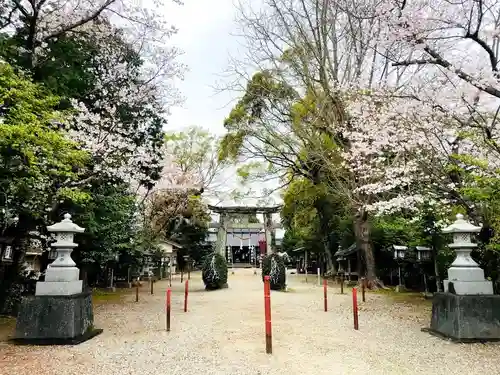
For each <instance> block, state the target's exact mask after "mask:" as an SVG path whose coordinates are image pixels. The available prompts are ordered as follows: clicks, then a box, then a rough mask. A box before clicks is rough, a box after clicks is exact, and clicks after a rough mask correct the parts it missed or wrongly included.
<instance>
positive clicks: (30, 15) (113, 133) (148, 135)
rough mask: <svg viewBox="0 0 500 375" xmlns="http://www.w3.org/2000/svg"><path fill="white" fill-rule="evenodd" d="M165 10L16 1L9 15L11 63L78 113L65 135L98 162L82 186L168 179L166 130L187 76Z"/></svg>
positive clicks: (107, 1)
mask: <svg viewBox="0 0 500 375" xmlns="http://www.w3.org/2000/svg"><path fill="white" fill-rule="evenodd" d="M175 2H177V3H179V2H178V1H175ZM163 5H164V4H163V3H161V2H160V1H156V2H154V4H150V3H147V2H142V1H139V2H134V3H130V2H126V1H116V0H103V1H98V2H93V1H84V2H81V1H58V0H47V1H45V0H44V1H17V0H13V1H11V2H10V3H9V4H8V6H6V7H5V8H4V9H2V11H3V13H2V14H3V15H5V19H6V21H5V22H4V24H5V25H4V28H3V31H4V32H5V33H6V34H5V35H8V36H11V39H10V40H7V45H10V46H11V47H10V48H9V49H7V50H6V52H5V55H6V57H7V59H8V60H9V61H12V62H16V65H21V66H24V67H25V68H26V69H28V70H30V71H31V72H32V74H33V76H34V78H35V79H37V80H40V81H42V82H43V83H44V84H47V85H48V86H50V87H51V88H52V89H53V90H54V91H56V93H57V94H60V95H64V96H66V97H67V98H68V99H70V101H71V106H72V107H73V109H74V110H75V111H74V112H75V115H74V117H73V120H72V121H70V122H69V123H68V124H66V126H65V127H66V129H67V130H68V133H69V135H70V136H71V138H73V139H75V140H77V141H78V142H79V143H81V144H82V146H83V148H84V149H86V150H88V151H91V153H92V155H93V168H92V169H91V173H90V174H89V175H88V176H87V178H84V179H82V180H81V181H79V182H77V183H78V184H82V185H84V184H85V183H87V182H88V181H89V179H92V178H94V176H97V175H99V174H107V175H108V176H107V177H106V178H108V177H111V176H112V177H114V178H118V179H121V180H125V181H127V182H132V181H134V182H137V183H139V184H143V185H146V186H152V185H153V184H154V181H155V180H157V179H158V178H159V176H160V171H161V166H160V159H161V146H162V144H163V132H162V128H163V126H164V124H165V122H166V116H167V115H168V110H169V107H170V106H171V105H172V104H175V103H177V102H178V100H179V99H180V96H179V94H178V92H177V90H175V88H174V87H173V85H172V79H173V78H175V77H178V76H180V75H181V74H182V71H183V69H184V67H183V66H182V64H179V63H178V62H176V58H177V57H178V55H179V53H180V52H179V51H178V50H177V49H175V48H172V47H171V46H169V45H168V44H166V41H168V39H169V37H170V36H171V35H172V34H173V33H175V32H176V30H175V28H173V27H172V26H170V25H169V24H168V22H167V21H166V19H164V18H163V17H162V16H160V15H158V13H157V12H154V11H153V9H154V8H153V7H158V6H163ZM4 37H5V36H4ZM68 50H70V51H72V52H73V53H72V54H70V55H68V54H67V53H66V52H67V51H68ZM67 66H71V67H72V70H73V71H69V72H68V71H65V69H66V70H67ZM61 72H64V73H66V74H65V75H63V76H62V81H64V83H63V84H61V83H60V82H59V81H60V78H61V76H60V75H59V76H58V74H60V73H61ZM75 72H76V73H75ZM67 76H70V78H71V79H67V78H65V77H67ZM51 77H52V79H51ZM54 82H56V83H55V84H54ZM75 82H76V84H77V85H78V86H76V87H75Z"/></svg>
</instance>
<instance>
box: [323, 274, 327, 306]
mask: <svg viewBox="0 0 500 375" xmlns="http://www.w3.org/2000/svg"><path fill="white" fill-rule="evenodd" d="M327 288H328V282H327V280H326V279H323V294H324V299H325V311H328V293H327Z"/></svg>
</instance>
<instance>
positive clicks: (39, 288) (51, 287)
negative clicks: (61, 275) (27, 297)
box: [35, 280, 83, 296]
mask: <svg viewBox="0 0 500 375" xmlns="http://www.w3.org/2000/svg"><path fill="white" fill-rule="evenodd" d="M82 291H83V281H82V280H76V281H39V282H37V283H36V290H35V296H71V295H73V294H78V293H81V292H82Z"/></svg>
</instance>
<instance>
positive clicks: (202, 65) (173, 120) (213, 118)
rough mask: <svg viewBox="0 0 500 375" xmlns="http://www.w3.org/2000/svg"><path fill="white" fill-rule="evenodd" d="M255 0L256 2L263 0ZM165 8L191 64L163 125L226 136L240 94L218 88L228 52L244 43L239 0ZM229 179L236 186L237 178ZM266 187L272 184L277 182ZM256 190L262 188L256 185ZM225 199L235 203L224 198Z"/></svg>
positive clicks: (200, 0) (188, 1) (190, 1)
mask: <svg viewBox="0 0 500 375" xmlns="http://www.w3.org/2000/svg"><path fill="white" fill-rule="evenodd" d="M251 1H252V6H253V7H254V6H258V4H259V2H260V1H261V0H251ZM164 11H165V17H166V18H167V19H168V20H170V22H172V23H173V25H174V26H175V27H176V28H177V29H178V30H179V31H178V33H177V34H176V35H174V36H173V37H172V40H171V43H172V44H173V45H174V46H176V47H177V48H180V49H181V50H182V51H183V55H182V56H181V58H180V61H181V62H182V63H183V64H186V65H187V67H188V71H187V72H186V74H185V78H184V80H182V81H179V82H177V85H176V86H177V87H178V89H179V90H180V91H181V93H182V95H183V96H184V97H185V102H184V103H183V105H182V106H179V107H174V108H172V110H171V115H170V117H169V119H168V125H167V127H166V129H165V130H167V131H172V130H175V131H180V130H182V129H183V128H185V127H188V126H191V125H197V126H201V127H204V128H206V129H207V130H209V131H210V132H212V133H214V134H217V135H222V134H224V132H225V130H224V126H223V121H224V118H225V117H227V116H228V114H229V112H230V110H231V108H232V106H233V105H234V103H235V101H236V100H237V99H238V93H236V92H234V91H232V92H229V91H222V92H220V90H217V89H216V87H217V86H219V87H220V82H221V81H224V76H225V74H224V73H225V72H226V71H227V69H228V66H229V60H230V56H236V55H238V52H240V51H241V50H242V48H243V47H242V44H241V43H240V41H239V40H238V38H237V37H236V36H234V34H235V33H237V31H238V25H237V23H236V22H235V19H236V15H237V7H236V5H235V0H214V1H208V0H184V5H182V6H179V5H176V4H174V3H171V4H170V5H168V6H167V7H166V8H165V9H164ZM232 34H233V35H232ZM226 76H227V75H226ZM231 180H232V182H233V183H234V184H232V185H233V186H232V188H234V187H235V185H236V184H235V181H236V179H230V181H231ZM264 185H265V184H264ZM259 186H260V187H262V186H263V184H259ZM267 187H274V184H271V185H270V186H267ZM252 189H256V190H260V189H258V188H256V187H254V186H252ZM223 204H224V205H234V204H236V203H235V202H232V201H224V202H223ZM241 204H245V205H254V204H256V202H255V201H254V200H253V199H249V200H248V202H246V201H245V202H242V203H241Z"/></svg>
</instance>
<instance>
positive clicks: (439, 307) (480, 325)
mask: <svg viewBox="0 0 500 375" xmlns="http://www.w3.org/2000/svg"><path fill="white" fill-rule="evenodd" d="M499 322H500V296H498V295H493V294H490V295H457V294H452V293H435V294H434V297H433V300H432V318H431V326H430V328H428V329H424V331H427V332H429V333H431V334H434V335H436V336H439V337H442V338H447V339H450V340H452V341H455V342H484V341H500V324H499Z"/></svg>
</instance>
